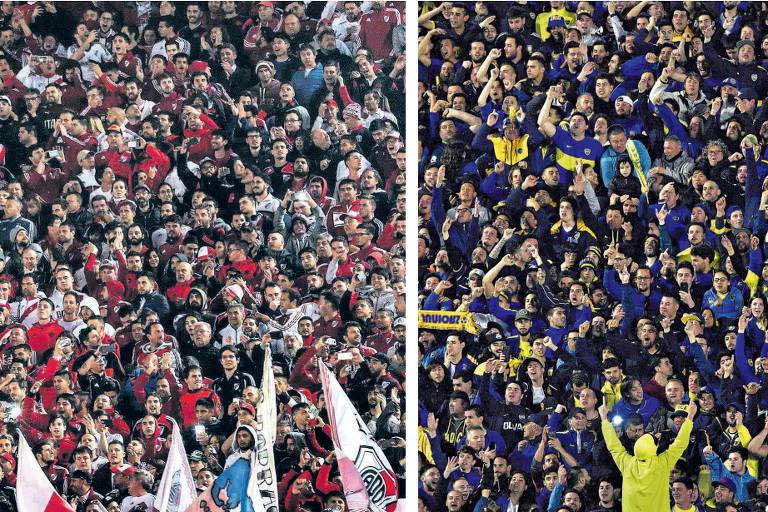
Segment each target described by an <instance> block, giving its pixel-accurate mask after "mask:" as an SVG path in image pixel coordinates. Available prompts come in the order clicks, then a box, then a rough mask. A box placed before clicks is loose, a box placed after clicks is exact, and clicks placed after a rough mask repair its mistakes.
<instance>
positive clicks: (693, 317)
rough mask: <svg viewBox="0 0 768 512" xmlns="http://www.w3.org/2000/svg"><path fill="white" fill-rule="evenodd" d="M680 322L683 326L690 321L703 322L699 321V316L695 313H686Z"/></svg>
mask: <svg viewBox="0 0 768 512" xmlns="http://www.w3.org/2000/svg"><path fill="white" fill-rule="evenodd" d="M680 320H681V321H682V322H683V325H685V324H687V323H688V322H690V321H691V320H695V321H697V322H699V323H702V322H703V320H702V319H701V316H700V315H698V314H696V313H686V314H684V315H683V317H682V318H681V319H680Z"/></svg>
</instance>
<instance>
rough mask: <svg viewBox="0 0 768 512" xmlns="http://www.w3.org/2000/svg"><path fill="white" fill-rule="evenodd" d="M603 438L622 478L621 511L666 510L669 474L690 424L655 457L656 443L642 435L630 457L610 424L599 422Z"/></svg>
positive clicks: (688, 431)
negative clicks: (633, 453)
mask: <svg viewBox="0 0 768 512" xmlns="http://www.w3.org/2000/svg"><path fill="white" fill-rule="evenodd" d="M601 428H602V430H603V438H604V439H605V444H606V446H607V447H608V450H609V451H610V452H611V456H612V457H613V460H614V461H615V462H616V466H618V468H619V471H621V476H622V479H623V484H622V485H623V487H622V491H621V498H622V501H621V510H622V511H623V512H651V511H661V510H667V509H669V473H670V472H671V471H672V468H673V467H674V466H675V463H676V462H677V460H678V459H679V458H680V456H681V455H682V454H683V451H684V450H685V447H686V446H688V441H689V439H690V437H691V430H692V429H693V422H692V421H691V420H688V419H686V420H685V421H684V422H683V425H682V427H680V432H678V433H677V437H675V441H674V442H673V443H672V444H671V445H669V448H667V450H666V451H665V452H664V453H662V454H661V455H656V441H655V440H654V438H653V436H652V435H651V434H645V435H643V436H642V437H640V439H638V440H637V441H635V455H634V456H633V455H630V454H629V453H627V450H625V449H624V446H623V445H622V444H621V441H619V438H618V437H617V436H616V431H615V430H613V425H612V424H611V422H610V421H607V420H603V422H602V425H601Z"/></svg>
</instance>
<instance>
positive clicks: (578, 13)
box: [576, 9, 592, 19]
mask: <svg viewBox="0 0 768 512" xmlns="http://www.w3.org/2000/svg"><path fill="white" fill-rule="evenodd" d="M582 16H587V17H588V18H590V19H591V18H592V13H591V12H589V11H587V10H586V9H582V10H581V11H579V12H577V13H576V17H577V18H581V17H582Z"/></svg>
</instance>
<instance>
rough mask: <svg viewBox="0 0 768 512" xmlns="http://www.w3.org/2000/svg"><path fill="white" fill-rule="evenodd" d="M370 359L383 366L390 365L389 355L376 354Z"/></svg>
mask: <svg viewBox="0 0 768 512" xmlns="http://www.w3.org/2000/svg"><path fill="white" fill-rule="evenodd" d="M369 359H375V360H377V361H378V362H380V363H381V364H389V358H388V357H387V354H384V353H382V352H376V353H375V354H373V355H372V356H371V357H370V358H369Z"/></svg>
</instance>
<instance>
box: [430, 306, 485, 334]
mask: <svg viewBox="0 0 768 512" xmlns="http://www.w3.org/2000/svg"><path fill="white" fill-rule="evenodd" d="M419 328H421V329H439V330H441V331H466V332H468V333H470V334H477V333H478V332H479V330H478V328H477V325H476V324H475V320H474V315H473V313H464V312H462V313H457V312H455V311H424V310H420V311H419Z"/></svg>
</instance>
